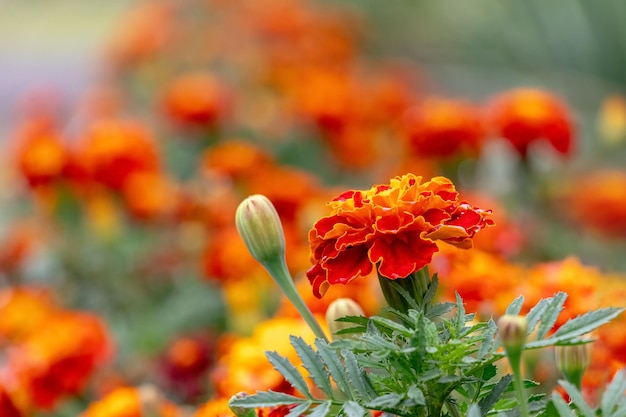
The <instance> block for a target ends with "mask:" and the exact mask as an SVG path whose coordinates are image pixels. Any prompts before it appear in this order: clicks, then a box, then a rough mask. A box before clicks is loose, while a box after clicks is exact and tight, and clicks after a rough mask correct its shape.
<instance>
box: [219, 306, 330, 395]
mask: <svg viewBox="0 0 626 417" xmlns="http://www.w3.org/2000/svg"><path fill="white" fill-rule="evenodd" d="M319 320H320V322H323V318H322V317H320V318H319ZM289 335H296V336H300V337H302V338H303V339H304V340H305V341H307V343H311V342H312V341H313V340H314V339H315V335H314V334H313V332H312V331H311V329H309V327H308V326H307V325H306V323H305V322H304V320H302V319H300V318H287V317H275V318H271V319H268V320H266V321H264V322H261V323H259V324H258V325H257V326H256V327H255V328H254V331H253V333H252V336H251V337H246V338H237V339H235V340H234V341H232V340H230V341H228V339H227V341H228V342H229V343H228V347H227V349H224V350H223V354H221V355H218V356H219V357H218V359H217V367H216V368H215V370H214V372H213V375H212V380H213V381H214V384H215V391H216V393H217V395H221V396H230V395H233V393H234V392H235V393H236V392H241V391H243V392H254V391H255V390H267V389H272V390H275V391H280V392H288V393H290V394H291V393H293V388H292V387H291V385H290V384H289V383H288V382H287V381H286V380H285V378H284V377H283V376H282V375H281V374H280V373H279V372H278V371H276V370H275V369H274V367H273V366H272V365H271V364H270V363H269V362H268V361H267V358H266V357H265V353H264V352H265V351H267V350H272V351H276V352H278V354H279V355H282V356H286V357H287V358H288V359H289V360H291V362H292V363H294V364H299V363H300V360H299V358H298V356H297V354H296V351H295V350H294V349H293V347H292V346H291V344H290V342H289ZM218 350H219V349H218ZM219 351H220V352H222V350H219Z"/></svg>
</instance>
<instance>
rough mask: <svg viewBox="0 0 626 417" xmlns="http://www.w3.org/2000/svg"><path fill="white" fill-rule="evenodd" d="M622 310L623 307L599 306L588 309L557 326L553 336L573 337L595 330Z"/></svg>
mask: <svg viewBox="0 0 626 417" xmlns="http://www.w3.org/2000/svg"><path fill="white" fill-rule="evenodd" d="M622 311H624V309H623V308H616V307H608V308H601V309H599V310H594V311H590V312H588V313H585V314H583V315H582V316H578V317H575V318H573V319H571V320H569V321H568V322H566V323H565V324H564V325H562V326H561V327H559V329H558V330H557V331H556V332H554V337H559V336H562V335H569V336H570V337H575V336H581V335H583V334H586V333H589V332H590V331H592V330H595V329H596V328H598V327H600V326H601V325H603V324H605V323H608V322H609V321H611V320H613V319H614V318H615V317H617V316H618V315H619V314H620V313H621V312H622Z"/></svg>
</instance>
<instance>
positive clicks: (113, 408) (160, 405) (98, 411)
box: [79, 386, 181, 417]
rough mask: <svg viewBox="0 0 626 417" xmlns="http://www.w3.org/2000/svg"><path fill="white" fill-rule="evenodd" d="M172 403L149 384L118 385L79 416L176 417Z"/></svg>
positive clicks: (178, 414)
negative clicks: (134, 385) (133, 386)
mask: <svg viewBox="0 0 626 417" xmlns="http://www.w3.org/2000/svg"><path fill="white" fill-rule="evenodd" d="M180 415H181V413H180V412H179V410H178V407H176V406H175V405H174V404H171V403H170V402H168V401H166V400H164V399H163V398H161V396H160V394H159V392H158V391H156V390H155V389H154V388H153V387H151V386H142V387H139V388H132V387H120V388H116V389H114V390H113V391H112V392H110V393H109V394H108V395H106V396H105V397H104V398H102V399H101V400H99V401H96V402H94V403H92V404H91V405H90V406H89V407H88V408H87V410H85V411H84V412H83V413H82V414H80V416H79V417H147V416H154V417H178V416H180Z"/></svg>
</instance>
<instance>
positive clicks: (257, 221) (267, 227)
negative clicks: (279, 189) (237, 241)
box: [235, 194, 285, 263]
mask: <svg viewBox="0 0 626 417" xmlns="http://www.w3.org/2000/svg"><path fill="white" fill-rule="evenodd" d="M235 222H236V224H237V231H238V232H239V234H240V235H241V237H242V238H243V240H244V242H245V243H246V246H247V247H248V251H250V253H251V254H252V256H254V258H255V259H256V260H257V261H259V262H261V263H265V262H267V261H270V260H274V259H276V258H279V257H282V256H284V253H285V235H284V232H283V226H282V224H281V222H280V218H279V217H278V213H277V212H276V208H274V205H273V204H272V202H271V201H270V200H269V199H268V198H267V197H265V196H263V195H260V194H256V195H253V196H250V197H248V198H246V199H245V200H244V201H242V202H241V204H239V207H237V213H236V215H235Z"/></svg>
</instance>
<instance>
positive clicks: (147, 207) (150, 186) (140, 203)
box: [122, 171, 177, 220]
mask: <svg viewBox="0 0 626 417" xmlns="http://www.w3.org/2000/svg"><path fill="white" fill-rule="evenodd" d="M122 195H123V197H124V201H125V203H126V207H127V208H128V211H129V212H130V214H131V215H133V216H134V217H135V218H137V219H140V220H156V219H162V218H164V217H166V216H168V215H171V214H173V211H174V208H175V206H174V205H175V203H176V197H177V190H176V186H175V184H174V183H173V182H172V181H171V180H170V179H168V178H167V177H166V176H165V174H164V173H161V172H160V171H139V172H135V173H132V174H130V175H129V176H128V178H127V179H126V181H125V182H124V186H123V188H122Z"/></svg>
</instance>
